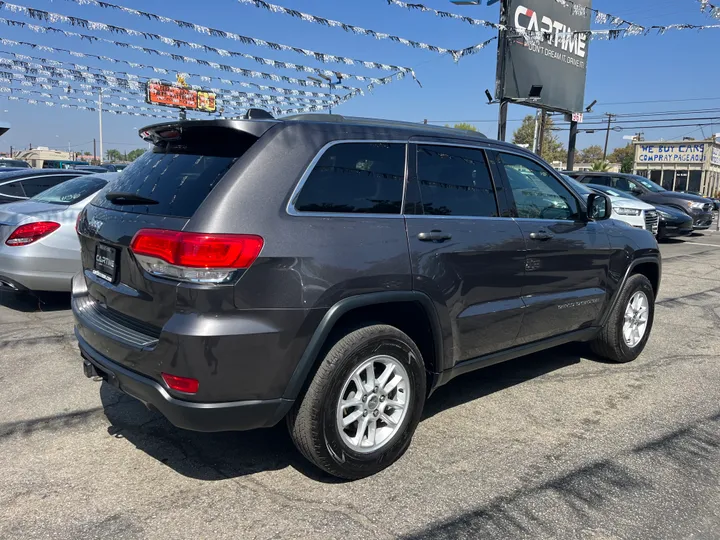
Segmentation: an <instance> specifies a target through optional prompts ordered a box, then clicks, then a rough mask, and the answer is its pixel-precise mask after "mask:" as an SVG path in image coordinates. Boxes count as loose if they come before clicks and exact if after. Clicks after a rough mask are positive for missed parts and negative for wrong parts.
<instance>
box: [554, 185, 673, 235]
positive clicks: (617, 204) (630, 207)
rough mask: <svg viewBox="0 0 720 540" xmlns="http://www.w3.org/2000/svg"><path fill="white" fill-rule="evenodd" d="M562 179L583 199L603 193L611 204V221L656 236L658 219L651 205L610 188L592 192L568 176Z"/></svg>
mask: <svg viewBox="0 0 720 540" xmlns="http://www.w3.org/2000/svg"><path fill="white" fill-rule="evenodd" d="M563 178H565V180H567V181H568V182H569V183H570V184H571V185H572V187H573V188H575V191H576V192H578V193H579V194H580V195H582V196H584V197H587V196H588V195H590V194H591V193H604V194H605V195H607V196H608V197H610V202H611V203H612V215H611V216H610V217H611V218H612V219H617V220H619V221H624V222H625V223H627V224H628V225H632V226H633V227H635V228H637V229H646V230H648V231H650V232H651V233H652V234H653V236H656V235H657V233H658V225H659V222H660V217H659V216H658V213H657V210H656V209H655V207H654V206H653V205H651V204H648V203H644V202H642V201H641V200H639V199H630V198H628V197H627V196H626V195H625V194H624V193H622V192H620V191H616V190H613V189H612V188H605V186H603V189H602V190H597V191H594V190H593V189H592V188H589V187H588V186H586V185H585V184H581V183H580V182H578V181H577V180H574V179H573V178H570V177H569V176H566V175H563Z"/></svg>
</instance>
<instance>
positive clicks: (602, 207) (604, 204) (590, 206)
mask: <svg viewBox="0 0 720 540" xmlns="http://www.w3.org/2000/svg"><path fill="white" fill-rule="evenodd" d="M587 213H588V220H590V221H602V220H604V219H610V216H611V214H612V203H611V202H610V197H608V196H607V195H604V194H602V193H591V194H590V195H588V202H587Z"/></svg>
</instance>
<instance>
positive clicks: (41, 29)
mask: <svg viewBox="0 0 720 540" xmlns="http://www.w3.org/2000/svg"><path fill="white" fill-rule="evenodd" d="M0 8H2V5H0ZM0 24H6V25H8V26H14V27H19V28H27V29H28V30H32V31H33V32H36V33H56V34H61V35H63V36H65V37H72V38H77V39H80V40H84V41H89V42H90V43H94V42H102V43H109V44H111V45H115V46H117V47H121V48H124V49H132V50H136V51H141V52H143V53H145V54H150V55H157V56H163V57H165V58H171V59H172V60H175V61H178V62H188V63H194V64H200V65H204V66H208V67H211V68H213V69H219V70H222V71H232V72H235V69H239V68H233V67H232V66H227V70H226V69H224V68H225V67H226V66H223V65H221V64H218V63H215V62H208V61H207V60H200V59H198V58H193V57H190V56H183V55H180V54H175V53H170V52H167V51H162V50H158V49H152V48H150V47H141V46H140V45H133V44H132V43H126V42H123V41H115V40H112V39H106V38H100V37H97V36H90V35H87V34H79V33H77V32H71V31H69V30H61V29H59V28H54V27H52V26H39V25H36V24H30V23H26V22H24V21H17V20H13V19H6V18H2V17H0ZM184 43H187V46H188V47H191V48H194V49H202V50H204V51H205V52H212V53H214V54H218V55H220V56H224V57H226V56H236V57H242V58H248V59H251V60H254V61H255V62H257V63H259V64H263V65H267V66H272V67H275V68H279V69H293V70H295V71H300V72H304V73H315V74H318V75H325V76H326V77H340V78H342V79H353V80H358V81H362V82H365V83H370V84H369V88H370V89H372V87H374V86H375V85H383V84H389V83H390V82H392V81H393V80H401V79H404V78H405V76H406V75H407V74H408V72H407V71H398V72H396V73H393V74H392V75H389V76H387V77H383V78H378V77H371V76H367V75H357V74H350V73H342V72H339V71H333V70H329V69H320V68H313V67H309V66H303V65H300V64H294V63H291V62H281V61H279V60H271V59H269V58H261V57H259V56H252V55H249V54H245V53H240V52H229V51H225V50H223V49H218V48H216V47H211V46H209V45H198V46H197V47H194V46H193V45H196V44H193V45H191V44H189V43H188V42H184ZM403 69H405V70H407V69H409V68H403ZM410 71H412V70H410ZM411 75H412V76H413V78H414V79H415V80H416V81H417V78H415V73H414V72H412V73H411ZM283 80H284V79H283ZM333 86H335V85H333Z"/></svg>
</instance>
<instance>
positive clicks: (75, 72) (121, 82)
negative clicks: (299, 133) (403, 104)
mask: <svg viewBox="0 0 720 540" xmlns="http://www.w3.org/2000/svg"><path fill="white" fill-rule="evenodd" d="M0 54H6V55H12V56H15V55H16V54H17V53H13V52H8V51H3V50H0ZM21 56H22V55H21ZM28 59H29V60H28ZM32 60H39V62H33V61H32ZM0 64H4V65H13V66H20V67H23V68H25V69H28V70H35V71H37V72H38V73H41V74H48V75H49V76H57V75H58V74H59V75H60V76H62V77H67V78H78V79H82V80H89V81H99V82H101V83H102V84H104V85H106V86H109V87H117V86H119V87H123V88H130V89H132V90H144V85H143V84H141V83H140V81H144V82H147V81H150V80H154V79H153V78H152V77H147V76H143V75H135V74H132V73H127V72H114V71H110V70H103V72H102V73H91V72H89V71H88V67H87V66H82V65H80V64H70V65H71V66H73V68H72V69H66V68H63V67H62V64H63V63H61V62H56V61H48V60H47V59H46V58H38V57H25V58H20V59H18V58H12V59H8V58H1V57H0ZM43 71H45V72H44V73H43ZM189 88H193V89H195V90H203V89H205V88H203V87H200V86H196V85H192V86H189ZM209 90H210V91H212V92H215V93H216V94H222V95H229V96H232V97H238V98H251V99H258V100H268V101H277V102H278V103H296V104H318V103H327V102H328V100H325V99H322V98H309V97H301V96H271V95H268V94H258V93H256V92H243V91H240V90H232V89H224V88H210V89H209ZM339 99H340V96H337V95H336V96H333V99H332V100H330V102H337V101H338V100H339Z"/></svg>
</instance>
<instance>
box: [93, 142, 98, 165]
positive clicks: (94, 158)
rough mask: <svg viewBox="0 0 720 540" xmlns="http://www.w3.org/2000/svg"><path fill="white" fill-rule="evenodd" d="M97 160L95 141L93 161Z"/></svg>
mask: <svg viewBox="0 0 720 540" xmlns="http://www.w3.org/2000/svg"><path fill="white" fill-rule="evenodd" d="M95 160H97V153H96V152H95V139H93V161H95Z"/></svg>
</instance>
